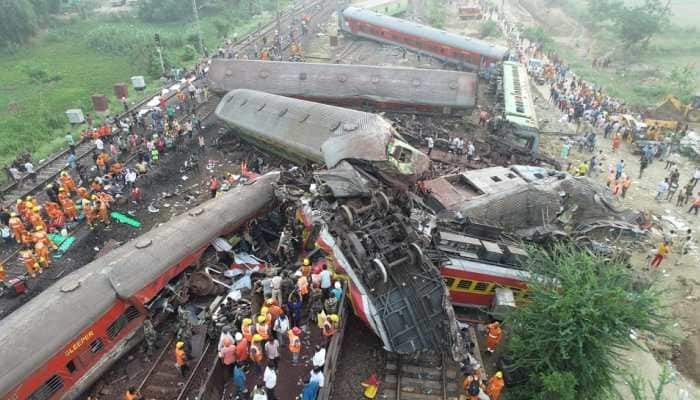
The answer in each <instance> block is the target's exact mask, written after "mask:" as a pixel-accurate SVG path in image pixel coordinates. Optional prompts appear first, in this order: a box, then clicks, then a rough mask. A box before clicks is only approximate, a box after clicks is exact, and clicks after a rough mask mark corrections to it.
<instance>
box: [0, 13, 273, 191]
mask: <svg viewBox="0 0 700 400" xmlns="http://www.w3.org/2000/svg"><path fill="white" fill-rule="evenodd" d="M215 18H216V17H214V16H203V17H202V18H201V26H202V31H203V37H204V42H205V46H206V47H207V48H208V49H210V51H216V49H217V48H218V47H219V45H220V43H221V41H222V39H220V38H218V37H217V34H216V29H215V27H214V24H213V21H214V19H215ZM271 18H272V17H271V15H270V14H266V15H264V16H256V17H254V18H252V19H251V20H249V21H248V22H247V23H244V24H237V25H236V26H235V27H234V28H235V29H234V30H232V31H231V33H230V35H232V34H233V32H234V31H235V32H236V33H237V34H238V36H239V37H241V36H243V35H245V34H247V33H248V32H250V31H251V30H253V29H255V27H256V26H257V24H258V22H264V21H265V20H270V19H271ZM105 27H114V28H115V29H116V30H117V31H120V30H121V31H124V32H126V33H129V32H134V33H139V34H140V36H138V37H139V38H140V40H144V41H151V42H152V41H153V33H155V32H158V33H159V34H160V35H161V37H162V38H168V37H173V38H178V39H179V40H180V42H183V43H180V44H179V45H177V46H171V47H170V48H168V49H167V50H166V52H167V54H168V57H169V58H170V59H171V60H173V61H175V64H176V65H178V66H182V67H189V66H191V65H192V64H193V63H194V61H190V62H183V61H181V60H180V57H181V55H182V54H183V53H184V46H185V45H186V44H188V43H187V42H186V37H187V36H188V35H189V34H192V33H194V28H193V26H192V24H190V23H184V22H178V23H168V24H149V23H145V22H142V21H140V20H138V19H137V18H135V17H133V16H125V15H121V16H107V17H100V18H93V19H90V20H87V21H72V22H68V23H66V24H65V25H63V26H61V27H58V28H55V29H53V30H50V31H46V32H44V33H42V34H41V35H40V36H39V37H37V38H35V40H33V43H32V44H31V45H30V46H27V47H25V48H22V49H20V50H19V51H17V52H16V53H14V54H0V165H4V164H6V163H8V162H11V161H12V160H13V159H14V157H15V155H16V154H17V153H18V152H20V151H23V150H28V151H30V152H31V153H32V154H33V155H34V158H35V159H36V160H39V159H42V158H45V157H46V156H47V155H49V154H51V153H54V152H56V151H57V150H59V149H61V148H63V147H64V142H63V140H64V139H63V138H64V136H65V134H66V132H67V131H69V130H70V126H69V125H68V123H67V118H66V117H65V114H64V113H65V111H66V110H67V109H70V108H81V109H82V110H83V113H88V112H92V103H91V99H90V97H91V96H92V95H93V94H104V95H106V96H108V98H109V100H110V110H111V111H113V112H117V111H121V110H122V109H123V108H122V105H121V104H120V103H119V102H118V101H117V99H116V98H115V96H114V93H113V85H114V84H115V83H119V82H125V83H127V84H128V85H129V95H130V99H129V100H130V102H131V103H132V104H133V103H136V102H138V101H140V100H141V99H143V97H144V96H145V95H150V94H153V93H155V92H156V91H157V90H158V89H159V88H160V83H159V82H158V81H157V80H155V81H154V80H153V79H152V78H149V77H148V76H147V75H148V74H147V72H146V71H145V70H144V68H143V67H142V66H141V65H143V63H139V62H136V60H134V59H132V57H130V56H126V55H116V54H110V53H109V52H104V51H97V50H95V49H94V48H91V47H90V46H89V45H88V43H87V38H88V37H89V36H90V34H91V33H93V32H94V31H95V30H97V29H105ZM28 66H40V68H42V69H44V70H45V71H47V72H48V74H49V76H56V75H58V76H59V77H60V79H59V80H57V81H53V82H50V83H35V82H33V81H32V80H31V79H30V78H29V77H28V75H27V74H26V72H25V70H26V68H27V67H28ZM134 75H144V76H146V83H147V90H146V91H145V93H143V92H142V93H137V92H135V91H134V90H133V88H132V87H131V82H130V77H131V76H134ZM48 119H54V120H56V121H59V122H60V123H63V124H64V126H63V127H61V128H60V129H51V128H49V127H48V126H47V125H50V124H47V122H46V121H47V120H48ZM72 131H73V133H74V135H77V133H78V129H73V130H72ZM1 176H2V175H0V180H2V179H4V178H2V177H1Z"/></svg>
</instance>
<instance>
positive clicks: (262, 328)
mask: <svg viewBox="0 0 700 400" xmlns="http://www.w3.org/2000/svg"><path fill="white" fill-rule="evenodd" d="M269 330H270V327H269V325H268V324H267V318H265V316H264V315H260V316H258V323H257V324H255V332H257V335H255V336H260V338H261V339H260V340H267V339H269V338H270V335H269ZM255 336H253V342H255Z"/></svg>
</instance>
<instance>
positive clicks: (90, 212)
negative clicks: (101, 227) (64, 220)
mask: <svg viewBox="0 0 700 400" xmlns="http://www.w3.org/2000/svg"><path fill="white" fill-rule="evenodd" d="M83 214H84V215H85V219H86V220H87V224H88V226H89V227H90V229H94V228H95V218H96V217H97V216H96V215H95V210H94V209H93V208H92V205H91V204H90V200H88V199H83Z"/></svg>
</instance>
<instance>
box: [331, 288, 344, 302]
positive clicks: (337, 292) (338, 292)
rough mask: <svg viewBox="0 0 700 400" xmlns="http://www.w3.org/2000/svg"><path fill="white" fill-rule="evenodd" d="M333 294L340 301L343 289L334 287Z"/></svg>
mask: <svg viewBox="0 0 700 400" xmlns="http://www.w3.org/2000/svg"><path fill="white" fill-rule="evenodd" d="M331 294H332V295H333V296H335V298H336V300H338V301H340V298H341V297H343V289H338V288H333V289H331Z"/></svg>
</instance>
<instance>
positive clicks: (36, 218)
mask: <svg viewBox="0 0 700 400" xmlns="http://www.w3.org/2000/svg"><path fill="white" fill-rule="evenodd" d="M29 223H30V224H32V227H33V228H34V229H36V228H42V229H44V230H46V222H44V219H43V218H41V210H40V209H39V207H34V208H33V209H32V215H30V216H29Z"/></svg>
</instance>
